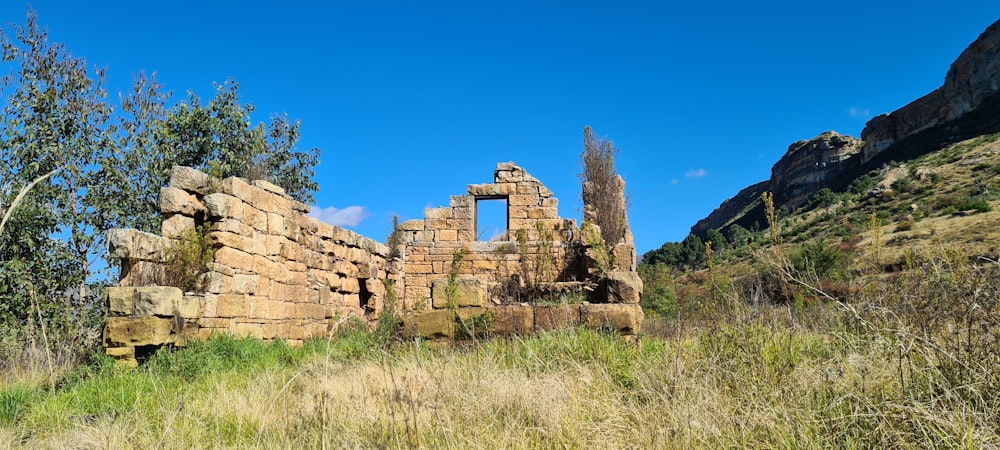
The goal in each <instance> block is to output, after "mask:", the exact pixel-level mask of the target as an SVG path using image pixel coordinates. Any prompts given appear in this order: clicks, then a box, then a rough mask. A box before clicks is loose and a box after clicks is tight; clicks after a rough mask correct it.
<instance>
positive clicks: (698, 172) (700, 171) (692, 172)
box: [684, 169, 708, 178]
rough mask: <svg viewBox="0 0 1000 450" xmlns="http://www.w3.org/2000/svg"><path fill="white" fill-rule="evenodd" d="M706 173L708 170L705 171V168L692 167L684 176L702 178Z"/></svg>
mask: <svg viewBox="0 0 1000 450" xmlns="http://www.w3.org/2000/svg"><path fill="white" fill-rule="evenodd" d="M705 175H708V172H707V171H705V169H691V170H689V171H687V173H685V174H684V176H685V177H688V178H701V177H703V176H705Z"/></svg>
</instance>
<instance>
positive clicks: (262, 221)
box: [243, 205, 267, 232]
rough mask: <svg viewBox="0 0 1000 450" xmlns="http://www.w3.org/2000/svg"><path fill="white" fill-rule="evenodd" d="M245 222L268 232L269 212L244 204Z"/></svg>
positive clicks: (256, 228) (258, 229)
mask: <svg viewBox="0 0 1000 450" xmlns="http://www.w3.org/2000/svg"><path fill="white" fill-rule="evenodd" d="M243 223H245V224H247V225H250V226H251V227H253V228H254V229H255V230H257V231H263V232H267V213H265V212H264V211H261V210H259V209H257V208H255V207H253V206H250V205H244V206H243Z"/></svg>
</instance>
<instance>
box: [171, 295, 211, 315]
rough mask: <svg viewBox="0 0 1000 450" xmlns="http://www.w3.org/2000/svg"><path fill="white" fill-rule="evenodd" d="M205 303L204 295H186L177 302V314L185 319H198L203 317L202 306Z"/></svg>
mask: <svg viewBox="0 0 1000 450" xmlns="http://www.w3.org/2000/svg"><path fill="white" fill-rule="evenodd" d="M204 303H205V297H204V295H199V294H185V295H184V296H183V297H181V298H180V300H179V301H178V302H177V307H176V313H177V315H178V316H180V317H182V318H185V319H197V318H200V317H201V311H202V305H203V304H204Z"/></svg>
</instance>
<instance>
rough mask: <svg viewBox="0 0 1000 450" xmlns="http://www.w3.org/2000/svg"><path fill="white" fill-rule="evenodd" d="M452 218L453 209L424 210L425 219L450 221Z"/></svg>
mask: <svg viewBox="0 0 1000 450" xmlns="http://www.w3.org/2000/svg"><path fill="white" fill-rule="evenodd" d="M450 217H451V208H426V209H424V219H448V218H450Z"/></svg>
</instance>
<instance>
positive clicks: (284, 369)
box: [0, 251, 1000, 448]
mask: <svg viewBox="0 0 1000 450" xmlns="http://www.w3.org/2000/svg"><path fill="white" fill-rule="evenodd" d="M909 261H910V262H909V268H908V271H905V272H902V273H899V274H890V275H884V274H872V275H871V276H870V277H861V278H858V279H856V280H853V282H854V284H853V285H852V289H845V290H843V291H842V293H841V294H838V295H839V296H840V297H836V296H834V297H835V298H834V300H826V301H813V302H809V303H807V304H806V305H805V306H804V307H796V306H794V305H792V304H788V305H781V304H773V303H760V304H756V305H752V304H749V303H747V302H739V301H737V300H738V299H739V298H741V297H742V296H747V295H750V294H751V293H750V292H748V291H747V289H754V288H755V287H754V286H758V287H759V284H752V283H751V284H748V285H747V286H748V287H747V288H742V287H741V286H740V285H739V284H738V283H733V284H732V285H730V286H728V287H727V288H726V289H725V290H722V291H720V294H719V295H722V296H723V297H725V301H724V302H722V303H720V304H719V305H718V309H719V310H718V311H713V312H711V314H707V315H706V316H705V317H710V318H711V320H706V319H705V318H700V319H699V318H691V319H671V320H664V321H653V322H651V323H648V324H647V325H648V326H647V333H648V334H647V335H645V336H642V337H641V339H640V340H639V342H638V343H630V342H626V341H624V340H622V339H620V338H617V337H615V336H612V335H606V334H602V333H599V332H596V331H591V330H585V329H577V330H568V331H562V332H555V333H547V334H542V335H539V336H535V337H524V338H520V339H514V340H506V341H505V340H496V341H483V342H480V343H478V344H475V345H470V346H465V347H457V348H433V347H430V346H428V345H426V344H423V343H420V342H410V343H403V344H394V345H386V344H385V343H384V341H380V340H379V339H377V338H375V337H373V336H370V335H365V334H360V333H355V334H347V335H344V336H341V337H340V338H338V339H336V340H334V341H330V342H322V341H317V342H311V343H308V344H307V345H305V346H303V347H300V348H289V347H287V346H285V345H284V344H282V343H280V342H279V343H271V344H264V343H260V342H256V341H253V340H237V339H232V338H216V339H213V340H211V341H208V342H202V343H195V344H193V345H192V346H191V347H189V348H187V349H185V350H182V351H176V352H161V353H159V354H157V355H155V356H154V357H153V358H152V359H151V360H150V361H149V362H148V363H147V364H146V365H145V366H144V367H142V368H140V369H138V370H129V369H125V368H120V367H117V366H115V365H114V364H112V363H110V362H109V361H107V360H103V359H102V360H99V362H98V363H96V364H93V365H88V366H81V367H79V368H77V369H76V370H74V371H70V372H68V373H66V374H65V375H64V376H63V378H62V380H61V381H60V383H58V384H57V386H56V388H55V389H50V388H48V387H47V386H48V385H47V383H45V382H44V381H40V380H44V378H45V377H35V378H32V377H31V376H27V375H26V376H22V377H6V378H3V381H2V382H0V448H5V447H10V448H20V447H24V448H228V447H253V448H274V447H279V448H296V447H303V448H344V447H347V448H733V447H740V448H776V447H781V448H831V447H832V448H843V447H849V448H850V447H853V448H941V447H945V448H953V447H962V448H991V447H997V446H1000V413H998V411H1000V408H998V406H1000V340H998V339H997V337H998V336H997V334H996V333H997V330H998V328H997V325H998V324H1000V323H998V320H1000V316H998V312H1000V311H998V309H997V300H998V295H1000V294H998V293H1000V265H998V264H997V263H996V262H993V261H986V260H978V261H970V260H969V259H968V258H967V257H965V256H964V255H961V254H959V253H956V252H949V251H945V252H942V253H940V254H937V255H931V256H929V257H924V258H918V257H913V258H911V259H910V260H909ZM800 281H802V282H806V280H800ZM713 283H716V282H715V281H713ZM821 287H822V286H821ZM821 287H820V288H821ZM838 292H840V291H838ZM845 293H846V294H845Z"/></svg>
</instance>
